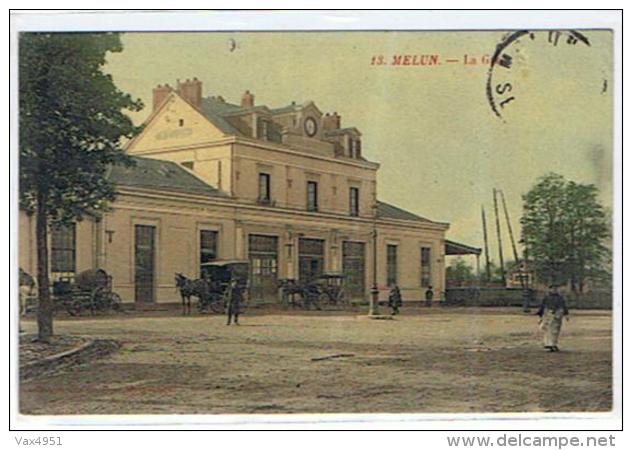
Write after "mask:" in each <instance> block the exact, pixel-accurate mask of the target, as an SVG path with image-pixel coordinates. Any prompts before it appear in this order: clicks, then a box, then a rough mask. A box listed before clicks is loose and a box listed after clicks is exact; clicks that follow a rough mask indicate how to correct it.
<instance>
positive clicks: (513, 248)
mask: <svg viewBox="0 0 632 450" xmlns="http://www.w3.org/2000/svg"><path fill="white" fill-rule="evenodd" d="M499 192H500V199H501V200H502V202H503V210H504V211H505V221H506V222H507V229H508V230H509V238H510V239H511V248H512V250H513V255H514V261H515V262H516V264H518V263H519V262H520V258H519V256H518V249H517V247H516V241H515V240H514V234H513V230H512V228H511V222H510V221H509V212H508V211H507V203H505V193H504V192H503V191H502V190H499Z"/></svg>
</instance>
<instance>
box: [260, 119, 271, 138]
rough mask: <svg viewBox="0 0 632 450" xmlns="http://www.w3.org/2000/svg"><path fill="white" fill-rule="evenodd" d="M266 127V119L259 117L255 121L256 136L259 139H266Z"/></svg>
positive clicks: (267, 125)
mask: <svg viewBox="0 0 632 450" xmlns="http://www.w3.org/2000/svg"><path fill="white" fill-rule="evenodd" d="M268 127H269V123H268V121H267V120H263V119H259V120H258V121H257V137H258V138H260V139H268Z"/></svg>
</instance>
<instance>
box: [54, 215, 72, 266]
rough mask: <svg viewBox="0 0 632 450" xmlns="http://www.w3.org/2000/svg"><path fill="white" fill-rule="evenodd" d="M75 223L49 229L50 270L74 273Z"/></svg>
mask: <svg viewBox="0 0 632 450" xmlns="http://www.w3.org/2000/svg"><path fill="white" fill-rule="evenodd" d="M76 234H77V230H76V227H75V224H74V223H72V224H70V225H66V226H61V227H53V228H52V230H51V249H50V256H51V258H50V259H51V262H50V267H51V272H56V273H74V272H75V271H76V269H77V267H76Z"/></svg>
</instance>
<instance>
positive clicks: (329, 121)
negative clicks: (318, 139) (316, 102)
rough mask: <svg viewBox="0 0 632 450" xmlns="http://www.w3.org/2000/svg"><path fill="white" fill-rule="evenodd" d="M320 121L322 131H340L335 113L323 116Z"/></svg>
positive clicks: (337, 116)
mask: <svg viewBox="0 0 632 450" xmlns="http://www.w3.org/2000/svg"><path fill="white" fill-rule="evenodd" d="M322 120H323V130H324V131H333V130H339V129H340V116H339V115H338V113H337V112H334V113H332V114H329V113H327V114H325V115H324V116H323V119H322Z"/></svg>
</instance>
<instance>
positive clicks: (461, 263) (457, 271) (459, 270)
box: [446, 257, 476, 283]
mask: <svg viewBox="0 0 632 450" xmlns="http://www.w3.org/2000/svg"><path fill="white" fill-rule="evenodd" d="M446 279H447V280H449V281H452V282H456V283H462V282H463V281H470V280H475V279H476V274H475V273H474V268H473V267H472V266H471V265H469V264H468V263H467V262H466V261H465V260H464V259H463V258H461V257H458V258H456V259H453V260H452V262H451V263H450V265H449V266H448V268H447V269H446Z"/></svg>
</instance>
